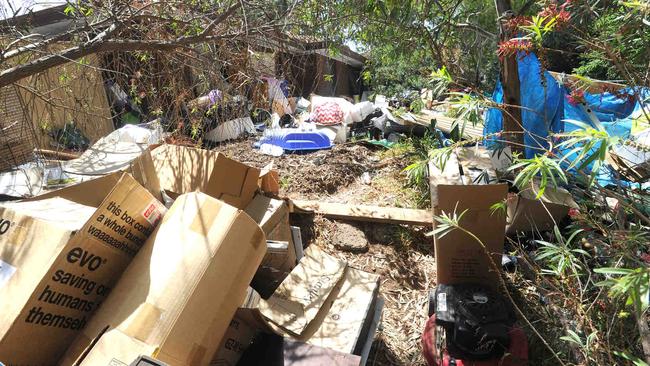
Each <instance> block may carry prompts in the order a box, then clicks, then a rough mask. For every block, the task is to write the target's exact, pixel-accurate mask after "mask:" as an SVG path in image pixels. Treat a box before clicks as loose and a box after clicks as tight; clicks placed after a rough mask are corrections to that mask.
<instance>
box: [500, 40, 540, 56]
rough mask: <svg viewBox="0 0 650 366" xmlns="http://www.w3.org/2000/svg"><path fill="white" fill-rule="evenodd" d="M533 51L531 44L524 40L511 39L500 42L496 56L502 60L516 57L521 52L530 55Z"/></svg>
mask: <svg viewBox="0 0 650 366" xmlns="http://www.w3.org/2000/svg"><path fill="white" fill-rule="evenodd" d="M532 50H533V43H532V42H531V41H530V40H529V39H526V38H512V39H509V40H507V41H503V42H500V43H499V45H498V49H497V56H499V59H501V60H503V59H504V58H505V57H508V56H512V55H516V54H518V53H519V52H523V53H525V54H526V55H528V54H530V53H531V52H532Z"/></svg>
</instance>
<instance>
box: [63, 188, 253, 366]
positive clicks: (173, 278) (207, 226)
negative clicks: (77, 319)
mask: <svg viewBox="0 0 650 366" xmlns="http://www.w3.org/2000/svg"><path fill="white" fill-rule="evenodd" d="M264 243H265V238H264V233H263V232H262V230H261V229H260V228H259V226H258V225H257V224H256V223H255V221H253V220H252V219H251V218H250V217H248V215H246V214H245V213H243V212H242V211H241V210H238V209H237V208H235V207H232V206H230V205H227V204H225V203H223V202H222V201H219V200H217V199H214V198H212V197H210V196H208V195H206V194H203V193H199V192H194V193H188V194H183V195H181V196H179V197H178V199H177V200H176V201H175V202H174V204H173V205H172V207H171V208H170V209H169V212H168V213H167V214H166V215H165V217H164V218H163V220H162V222H161V224H160V225H159V227H158V229H157V230H156V231H155V232H154V234H153V235H152V236H151V237H150V238H149V240H147V242H146V243H145V245H144V246H143V248H142V250H141V251H140V252H139V253H138V255H137V256H136V257H135V258H134V260H133V262H132V263H131V264H130V265H129V267H128V268H127V269H126V271H125V272H124V274H123V276H122V278H121V280H120V281H119V283H118V284H117V286H116V287H115V288H114V289H113V291H112V292H111V294H110V296H109V297H108V298H107V299H106V300H105V301H104V303H103V304H102V307H101V308H100V309H99V310H98V311H97V313H96V314H95V316H94V317H93V318H92V319H91V320H90V322H89V323H88V325H87V326H86V327H85V329H84V330H83V331H82V332H81V334H80V335H79V336H78V337H77V339H76V340H75V342H74V344H73V345H72V346H71V347H70V348H69V350H68V352H67V354H66V357H65V359H64V362H63V363H64V364H72V363H73V362H74V360H76V359H77V358H78V357H79V355H81V354H82V353H83V352H84V349H86V348H87V347H88V346H89V345H90V344H91V341H92V340H93V339H95V338H96V337H97V336H99V335H100V334H102V332H103V330H104V329H107V330H106V332H104V333H103V335H101V337H100V338H99V342H97V344H95V345H94V346H93V347H92V348H90V349H88V350H87V355H86V357H85V359H83V360H82V362H81V365H98V364H101V365H106V364H109V362H111V360H112V358H116V357H117V356H114V354H115V352H113V346H112V342H111V341H103V339H104V338H105V337H107V336H108V337H109V338H106V339H109V340H110V339H112V338H124V336H126V337H129V338H131V339H132V342H130V343H129V342H125V343H128V347H129V348H128V349H126V348H123V349H122V350H121V352H122V353H121V355H120V358H116V359H117V360H119V361H121V362H124V363H127V364H128V363H129V362H131V361H132V360H133V359H135V358H136V357H137V356H138V355H140V354H145V355H146V356H155V358H157V359H159V360H161V361H163V362H166V363H168V364H170V365H172V366H174V365H207V364H208V363H209V362H210V360H211V356H212V355H213V354H214V352H215V351H216V349H217V347H218V346H219V343H220V342H221V339H222V337H223V335H224V334H225V332H226V329H227V328H228V324H229V323H230V320H231V319H232V316H233V314H234V313H235V310H236V309H237V307H238V306H239V305H240V304H241V303H242V300H243V299H244V297H245V296H246V289H247V287H248V284H249V283H250V281H251V279H252V278H253V274H254V273H255V271H256V270H257V267H258V266H259V264H260V262H261V261H262V258H263V256H264V253H265V251H266V248H265V245H264ZM120 333H122V334H123V335H124V336H122V335H117V334H120ZM125 347H126V346H125ZM150 347H154V348H155V349H156V351H155V353H152V352H149V351H147V350H148V349H150ZM111 352H113V353H111ZM111 355H113V356H111ZM87 360H92V362H91V361H87Z"/></svg>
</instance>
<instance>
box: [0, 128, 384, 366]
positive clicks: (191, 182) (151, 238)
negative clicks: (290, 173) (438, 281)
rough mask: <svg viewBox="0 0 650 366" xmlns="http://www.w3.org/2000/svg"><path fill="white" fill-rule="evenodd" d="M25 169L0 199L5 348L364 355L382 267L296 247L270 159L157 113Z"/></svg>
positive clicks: (250, 356) (299, 358)
mask: <svg viewBox="0 0 650 366" xmlns="http://www.w3.org/2000/svg"><path fill="white" fill-rule="evenodd" d="M24 170H25V169H24ZM26 170H29V171H30V172H31V173H30V174H32V176H33V177H37V178H39V179H36V180H31V181H30V180H29V179H28V178H29V177H27V178H25V179H23V180H22V181H21V182H23V183H29V187H28V186H27V184H25V186H24V187H21V188H18V186H17V185H15V184H14V185H13V186H12V187H13V188H14V192H6V190H5V194H9V193H11V194H12V195H13V198H14V200H11V201H3V202H2V203H0V217H1V218H2V220H1V222H0V307H2V309H3V311H2V314H1V315H0V361H1V362H2V363H4V364H7V365H51V364H62V365H73V364H74V365H109V364H110V365H115V364H124V365H129V364H138V365H140V364H147V365H259V364H265V365H322V364H338V365H363V364H365V362H366V359H367V357H368V354H369V352H370V347H371V344H372V342H373V339H374V334H375V331H376V329H377V327H378V324H379V321H380V318H381V311H382V306H383V305H382V304H383V300H382V299H381V296H380V295H379V283H380V281H379V280H380V279H379V276H378V275H376V274H372V273H367V272H364V271H361V270H358V269H355V268H352V267H350V266H349V265H348V264H347V263H346V262H345V261H342V260H340V259H337V258H335V257H333V256H331V255H329V254H327V253H325V252H324V251H323V250H321V249H319V248H318V247H316V246H314V245H311V246H307V247H306V248H305V247H304V246H303V243H302V239H301V233H300V228H298V227H295V226H291V224H290V219H289V214H290V212H291V211H292V210H293V203H292V202H291V201H289V200H283V199H281V198H279V197H278V191H279V186H278V182H279V176H278V173H277V172H275V171H273V170H270V169H262V170H260V169H257V168H254V167H251V166H247V165H245V164H242V163H240V162H238V161H235V160H232V159H229V158H227V157H226V156H224V155H223V154H221V153H218V152H216V151H210V150H203V149H198V148H191V147H185V146H179V145H172V144H160V134H159V130H158V129H157V128H156V127H155V126H151V125H149V126H130V127H124V128H121V129H118V130H116V131H115V132H114V133H112V134H110V135H109V136H106V137H105V138H103V139H101V140H100V141H98V142H97V143H95V144H94V145H92V146H91V147H90V148H89V149H88V150H86V151H85V152H84V153H83V154H81V155H80V156H79V157H78V158H76V159H73V160H69V161H66V162H63V163H60V164H59V165H58V166H56V167H43V166H32V167H27V168H26ZM13 177H14V182H18V179H17V175H14V176H13ZM33 177H32V178H33ZM10 178H11V177H10V176H3V179H5V181H4V184H5V187H9V186H11V185H10V184H8V183H9V181H7V180H8V179H10ZM53 180H57V185H56V186H57V187H61V186H62V187H63V188H60V189H53V186H52V185H51V184H49V183H51V181H53ZM36 186H38V189H36ZM30 188H34V189H33V190H32V191H29V189H30ZM16 190H22V191H21V192H18V193H20V195H18V194H16V193H17V192H16ZM28 191H29V192H28ZM19 197H28V198H24V199H22V200H15V199H16V198H19Z"/></svg>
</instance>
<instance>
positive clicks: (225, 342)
mask: <svg viewBox="0 0 650 366" xmlns="http://www.w3.org/2000/svg"><path fill="white" fill-rule="evenodd" d="M257 334H258V329H257V328H255V327H254V326H251V325H249V324H248V323H247V322H246V321H245V320H244V319H242V318H240V317H238V316H237V314H236V313H235V316H234V317H233V318H232V320H231V321H230V325H229V326H228V329H227V330H226V334H224V336H223V339H222V340H221V344H220V345H219V347H218V349H217V352H216V353H215V355H214V356H213V357H212V361H210V365H214V366H236V365H237V362H239V359H240V358H241V356H242V354H244V352H245V351H246V349H247V348H248V346H249V345H250V344H251V342H252V341H253V339H254V338H255V335H257Z"/></svg>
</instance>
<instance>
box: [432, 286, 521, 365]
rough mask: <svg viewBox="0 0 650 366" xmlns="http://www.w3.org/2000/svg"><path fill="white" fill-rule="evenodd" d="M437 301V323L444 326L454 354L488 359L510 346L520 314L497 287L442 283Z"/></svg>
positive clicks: (453, 355)
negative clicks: (517, 314)
mask: <svg viewBox="0 0 650 366" xmlns="http://www.w3.org/2000/svg"><path fill="white" fill-rule="evenodd" d="M434 302H435V306H434V311H435V314H436V324H437V325H439V326H440V327H441V328H443V330H444V333H445V334H444V335H445V336H444V341H445V343H446V345H445V346H446V347H445V348H446V349H447V350H448V351H449V354H450V356H452V357H454V358H458V359H466V360H485V359H489V358H493V357H499V356H500V355H502V354H503V352H504V350H506V349H508V347H509V346H510V336H509V335H508V332H509V330H510V329H511V327H512V325H513V324H514V322H515V320H516V318H515V315H514V312H513V310H512V308H511V307H510V306H509V304H508V303H507V302H506V301H504V299H503V298H502V297H501V296H500V295H499V294H498V293H496V292H495V291H493V290H491V289H489V288H487V287H486V286H484V285H479V284H458V285H443V284H439V285H438V286H437V287H436V291H435V298H434Z"/></svg>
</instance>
